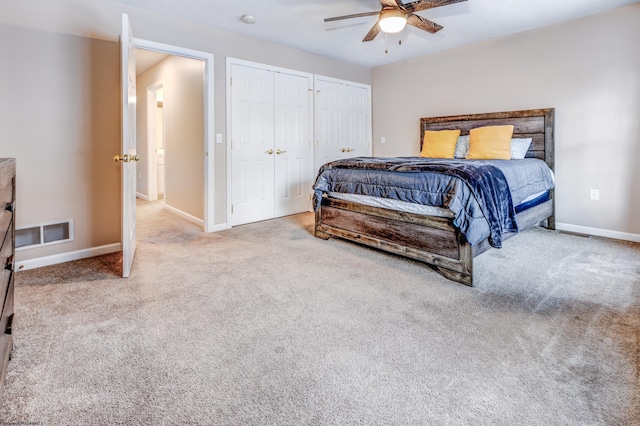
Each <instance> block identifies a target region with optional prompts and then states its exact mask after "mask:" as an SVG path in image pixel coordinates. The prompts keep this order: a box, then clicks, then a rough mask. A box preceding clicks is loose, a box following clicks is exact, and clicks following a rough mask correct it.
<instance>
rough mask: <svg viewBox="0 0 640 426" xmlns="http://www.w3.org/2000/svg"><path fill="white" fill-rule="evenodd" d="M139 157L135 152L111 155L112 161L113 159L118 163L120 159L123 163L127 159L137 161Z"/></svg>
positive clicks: (127, 160) (126, 161)
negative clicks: (132, 153)
mask: <svg viewBox="0 0 640 426" xmlns="http://www.w3.org/2000/svg"><path fill="white" fill-rule="evenodd" d="M139 160H140V157H139V156H138V155H137V154H134V155H129V154H125V155H119V154H118V155H114V156H113V161H115V162H116V163H119V162H120V161H122V162H123V163H128V162H129V161H139Z"/></svg>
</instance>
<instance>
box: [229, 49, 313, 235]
mask: <svg viewBox="0 0 640 426" xmlns="http://www.w3.org/2000/svg"><path fill="white" fill-rule="evenodd" d="M232 65H241V66H245V67H250V68H257V69H261V70H265V71H274V72H280V73H284V74H291V75H297V76H300V77H305V78H309V79H310V81H311V83H312V85H313V82H314V79H313V77H314V75H313V74H312V73H308V72H304V71H298V70H293V69H290V68H283V67H277V66H273V65H268V64H262V63H260V62H252V61H247V60H244V59H237V58H232V57H229V56H227V68H226V73H227V78H226V80H227V81H226V89H227V90H226V91H227V95H226V108H227V113H226V126H227V140H226V147H227V227H228V228H231V227H232V226H233V214H232V211H231V206H232V201H233V186H232V184H233V182H232V174H231V172H232V170H231V167H232V161H231V160H232V155H233V153H232V150H231V142H232V141H231V131H230V129H231V66H232ZM312 100H313V97H312ZM313 118H314V102H313V101H312V102H311V108H309V120H310V121H309V122H310V123H311V129H310V131H311V144H312V149H311V160H310V161H311V167H310V170H311V171H310V173H311V174H310V176H309V178H310V179H311V181H313V178H314V175H315V172H314V171H313V164H314V159H315V152H314V151H315V150H314V149H313V146H314V144H313V138H314V129H315V127H314V124H313ZM309 191H310V192H311V189H309Z"/></svg>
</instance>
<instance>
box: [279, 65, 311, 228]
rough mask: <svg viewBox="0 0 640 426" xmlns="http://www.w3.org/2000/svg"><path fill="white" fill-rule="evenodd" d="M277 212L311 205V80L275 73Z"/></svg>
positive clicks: (285, 212) (290, 211)
mask: <svg viewBox="0 0 640 426" xmlns="http://www.w3.org/2000/svg"><path fill="white" fill-rule="evenodd" d="M274 83H275V87H274V90H275V154H276V155H275V216H276V217H280V216H286V215H290V214H296V213H301V212H304V211H309V209H310V208H311V203H310V198H309V194H310V193H311V185H312V182H311V176H312V175H313V173H312V171H311V167H312V161H311V160H312V139H311V138H312V126H311V110H312V101H313V97H312V96H311V94H312V93H313V89H312V83H313V82H312V80H311V77H308V76H299V75H291V74H286V73H275V74H274Z"/></svg>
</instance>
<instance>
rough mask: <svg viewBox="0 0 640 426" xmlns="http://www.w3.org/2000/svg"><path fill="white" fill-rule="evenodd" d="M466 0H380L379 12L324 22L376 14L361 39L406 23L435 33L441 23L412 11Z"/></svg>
mask: <svg viewBox="0 0 640 426" xmlns="http://www.w3.org/2000/svg"><path fill="white" fill-rule="evenodd" d="M463 1H467V0H420V1H413V2H409V3H406V4H405V3H403V2H402V1H401V0H380V4H381V5H382V10H380V12H364V13H355V14H353V15H344V16H336V17H334V18H326V19H325V20H324V22H331V21H339V20H341V19H351V18H360V17H363V16H373V15H378V20H377V21H376V23H375V24H374V25H373V27H372V28H371V29H370V30H369V32H368V33H367V35H366V36H364V38H363V39H362V41H371V40H373V39H374V38H376V36H377V35H378V34H379V33H380V31H383V32H385V33H397V32H400V31H402V30H403V29H404V27H405V25H406V24H409V25H412V26H414V27H416V28H420V29H421V30H425V31H428V32H430V33H432V34H433V33H436V32H438V31H440V30H441V29H442V25H438V24H436V23H435V22H432V21H429V20H428V19H425V18H423V17H422V16H419V15H416V14H415V13H414V12H419V11H421V10H427V9H431V8H434V7H440V6H448V5H450V4H454V3H460V2H463Z"/></svg>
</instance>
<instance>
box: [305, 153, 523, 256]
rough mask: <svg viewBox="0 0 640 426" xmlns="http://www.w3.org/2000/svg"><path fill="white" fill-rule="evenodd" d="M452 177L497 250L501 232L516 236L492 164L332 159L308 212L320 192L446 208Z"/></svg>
mask: <svg viewBox="0 0 640 426" xmlns="http://www.w3.org/2000/svg"><path fill="white" fill-rule="evenodd" d="M367 171H371V173H369V172H367ZM389 172H392V173H389ZM352 177H356V178H355V179H351V178H352ZM454 178H457V179H459V180H461V181H462V182H464V183H465V184H466V185H467V187H468V188H469V190H470V191H471V193H472V194H473V197H474V198H475V200H476V201H477V203H478V205H479V207H480V209H481V211H482V214H483V215H484V217H485V218H486V220H487V222H488V223H489V231H490V232H489V243H490V244H491V245H492V246H493V247H496V248H500V247H502V234H503V233H504V232H518V225H517V222H516V213H515V209H514V205H513V201H512V198H511V192H510V191H509V184H508V182H507V179H506V178H505V175H504V174H503V172H502V171H501V170H500V169H499V168H498V167H496V166H495V165H493V164H487V163H486V162H483V161H470V160H449V159H447V160H440V159H430V158H420V157H396V158H381V157H378V158H372V157H358V158H349V159H344V160H338V161H333V162H331V163H327V164H325V165H324V166H322V167H321V168H320V171H319V174H318V178H317V179H316V183H315V185H314V190H315V195H314V208H315V209H317V208H318V207H319V206H320V201H321V198H322V194H323V193H325V192H342V193H352V194H360V195H369V196H374V197H383V198H393V199H397V200H402V201H409V202H415V203H419V204H425V205H434V206H443V207H450V204H453V200H452V199H453V196H452V194H453V193H456V192H460V191H461V190H460V189H459V188H458V187H457V185H456V182H455V179H454ZM458 204H460V203H458ZM454 213H458V212H455V211H454ZM457 220H458V215H456V219H454V225H456V226H458V227H459V228H461V227H460V223H456V221H457ZM461 230H462V231H463V232H464V231H465V229H462V228H461ZM467 239H468V240H470V242H472V240H473V238H471V239H469V238H467ZM473 243H474V242H472V244H473Z"/></svg>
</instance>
